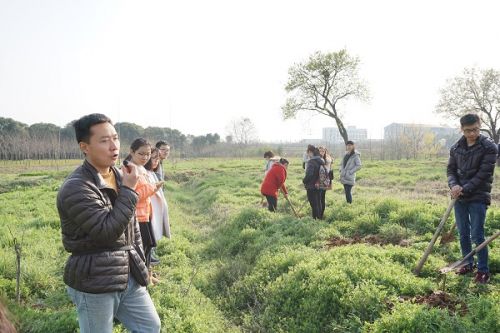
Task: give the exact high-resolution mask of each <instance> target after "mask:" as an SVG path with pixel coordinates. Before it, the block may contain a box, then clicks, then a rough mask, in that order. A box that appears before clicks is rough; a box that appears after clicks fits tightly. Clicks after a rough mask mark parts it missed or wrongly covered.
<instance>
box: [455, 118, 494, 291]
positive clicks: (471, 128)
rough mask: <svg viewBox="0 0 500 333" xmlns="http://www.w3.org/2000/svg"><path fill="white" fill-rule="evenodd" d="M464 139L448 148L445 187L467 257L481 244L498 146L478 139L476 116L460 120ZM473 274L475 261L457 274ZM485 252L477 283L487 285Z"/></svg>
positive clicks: (479, 257)
mask: <svg viewBox="0 0 500 333" xmlns="http://www.w3.org/2000/svg"><path fill="white" fill-rule="evenodd" d="M460 126H461V130H462V132H463V136H462V137H461V138H460V139H459V140H458V141H457V142H456V143H455V144H454V145H453V146H452V147H451V149H450V158H449V160H448V168H447V175H448V185H449V186H450V190H451V191H450V192H451V197H452V198H453V199H455V198H456V199H457V201H456V203H455V221H456V225H457V228H458V232H459V234H460V248H461V250H462V255H463V256H466V255H467V254H469V253H470V252H471V251H472V242H474V243H475V244H476V246H477V245H479V244H481V243H482V242H484V223H485V219H486V209H487V208H488V206H489V205H490V203H491V194H490V192H491V187H492V183H493V171H494V170H495V162H496V158H497V152H498V150H497V146H496V145H495V143H494V142H493V141H492V140H491V139H490V138H488V137H486V136H484V135H481V134H480V131H481V120H480V119H479V116H478V115H476V114H466V115H464V116H463V117H461V118H460ZM473 271H474V259H473V258H472V257H471V258H470V261H469V263H468V265H465V266H463V267H462V268H461V269H460V270H458V272H457V274H460V275H464V274H468V273H471V272H473ZM489 280H490V273H489V270H488V248H487V247H484V248H483V249H482V250H480V251H479V252H478V254H477V272H476V274H475V278H474V281H475V282H476V283H481V284H484V283H488V281H489Z"/></svg>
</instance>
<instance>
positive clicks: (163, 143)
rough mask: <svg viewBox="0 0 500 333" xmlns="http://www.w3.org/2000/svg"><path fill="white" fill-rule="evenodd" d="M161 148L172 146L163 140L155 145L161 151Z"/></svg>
mask: <svg viewBox="0 0 500 333" xmlns="http://www.w3.org/2000/svg"><path fill="white" fill-rule="evenodd" d="M161 146H169V147H170V145H169V144H168V143H167V142H166V141H163V140H160V141H158V142H157V143H156V144H155V147H156V148H158V149H160V147H161Z"/></svg>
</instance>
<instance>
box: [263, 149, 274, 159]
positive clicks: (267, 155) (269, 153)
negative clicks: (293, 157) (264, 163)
mask: <svg viewBox="0 0 500 333" xmlns="http://www.w3.org/2000/svg"><path fill="white" fill-rule="evenodd" d="M271 157H274V153H273V152H272V151H271V150H268V151H266V152H265V153H264V158H271Z"/></svg>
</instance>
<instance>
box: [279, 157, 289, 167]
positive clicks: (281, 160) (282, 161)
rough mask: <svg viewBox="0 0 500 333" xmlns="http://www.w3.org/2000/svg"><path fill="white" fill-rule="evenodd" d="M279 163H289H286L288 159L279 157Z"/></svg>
mask: <svg viewBox="0 0 500 333" xmlns="http://www.w3.org/2000/svg"><path fill="white" fill-rule="evenodd" d="M280 164H283V165H285V164H289V163H288V160H287V159H286V158H280Z"/></svg>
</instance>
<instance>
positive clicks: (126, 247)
mask: <svg viewBox="0 0 500 333" xmlns="http://www.w3.org/2000/svg"><path fill="white" fill-rule="evenodd" d="M112 170H113V172H114V174H115V178H116V182H117V185H118V188H119V189H120V190H119V193H116V191H115V190H113V189H112V188H109V187H108V186H107V185H106V184H105V182H104V180H103V179H102V177H101V176H100V175H99V174H98V173H97V171H96V169H95V168H94V167H93V166H92V165H91V164H90V163H88V162H87V161H85V162H84V163H83V165H82V166H80V167H79V168H77V169H76V170H75V171H74V172H73V173H72V174H71V175H70V176H68V178H67V179H66V180H65V181H64V183H63V185H62V186H61V188H60V190H59V193H58V195H57V209H58V211H59V216H60V218H61V232H62V241H63V245H64V248H65V249H66V251H68V252H70V253H71V256H70V257H69V258H68V260H67V262H66V267H65V269H64V282H65V283H66V284H67V285H68V286H70V287H72V288H74V289H76V290H79V291H83V292H88V293H94V294H98V293H106V292H113V291H123V290H125V289H126V288H127V283H128V278H129V273H131V274H132V276H133V277H134V278H135V280H136V281H137V282H138V283H139V284H141V285H146V284H147V276H148V270H147V268H146V265H145V264H144V260H143V258H144V254H143V252H142V241H141V235H140V231H139V225H138V222H137V220H136V218H135V206H136V203H137V200H138V195H137V193H136V192H135V191H133V190H132V189H130V188H128V187H125V186H122V185H121V176H120V173H119V172H118V170H117V169H116V168H115V167H113V168H112Z"/></svg>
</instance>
